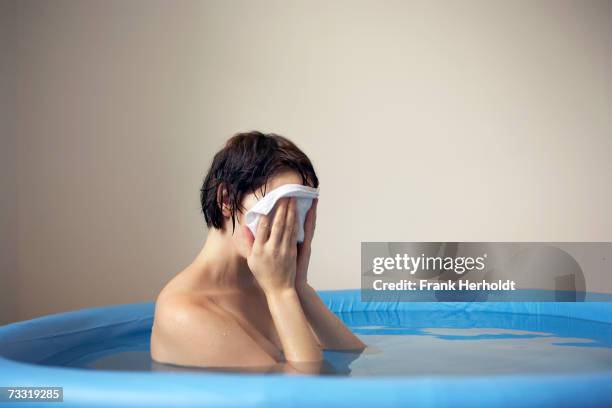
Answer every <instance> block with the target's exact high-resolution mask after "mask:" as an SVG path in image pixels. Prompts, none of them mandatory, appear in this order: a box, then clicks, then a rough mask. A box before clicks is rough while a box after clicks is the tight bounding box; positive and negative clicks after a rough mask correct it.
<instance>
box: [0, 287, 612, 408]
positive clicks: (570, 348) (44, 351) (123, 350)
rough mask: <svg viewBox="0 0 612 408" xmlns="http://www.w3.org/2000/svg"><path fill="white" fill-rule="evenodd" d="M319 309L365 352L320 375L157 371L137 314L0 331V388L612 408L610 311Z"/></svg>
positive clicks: (292, 401) (145, 403)
mask: <svg viewBox="0 0 612 408" xmlns="http://www.w3.org/2000/svg"><path fill="white" fill-rule="evenodd" d="M321 296H322V298H323V300H324V301H325V302H326V303H327V305H328V306H329V307H330V309H331V310H332V311H334V312H335V313H337V314H338V315H339V316H340V317H341V318H342V319H343V320H344V321H345V322H346V323H347V324H348V325H349V327H351V329H352V330H353V331H354V332H355V333H356V334H358V335H359V336H360V337H362V338H363V339H364V341H365V342H366V343H367V344H368V345H370V346H372V347H370V348H369V349H368V350H366V352H365V353H364V354H363V355H361V356H357V355H350V353H349V354H346V353H345V354H343V353H335V355H332V354H334V353H331V354H330V355H327V357H326V359H329V363H328V366H329V367H330V370H329V371H328V372H327V373H326V375H287V374H275V373H273V374H262V373H259V374H258V373H235V372H212V371H197V370H193V371H189V370H187V371H185V372H181V371H172V370H169V371H163V370H161V371H160V370H155V369H152V368H151V367H152V364H150V363H151V362H150V361H149V362H147V361H146V357H147V356H148V336H149V334H150V329H151V324H152V318H153V304H152V303H143V304H130V305H119V306H108V307H102V308H95V309H84V310H78V311H74V312H69V313H63V314H57V315H51V316H45V317H41V318H38V319H34V320H29V321H24V322H18V323H14V324H10V325H7V326H3V327H0V356H1V357H0V387H19V386H22V387H23V386H28V387H31V386H40V387H52V386H54V387H63V403H61V404H54V405H52V404H49V405H51V406H62V407H94V406H96V407H108V406H121V407H136V406H142V407H192V406H193V407H195V406H198V407H256V406H257V407H267V408H274V407H284V406H292V407H325V406H334V407H351V408H354V407H397V406H414V407H453V408H460V407H497V406H511V407H611V406H612V303H606V302H584V303H569V302H566V303H561V302H559V303H556V302H541V303H534V302H505V303H504V302H497V303H452V302H446V303H445V302H442V303H433V302H431V303H428V302H415V303H411V302H398V303H392V302H361V301H360V293H359V291H358V290H347V291H327V292H321ZM370 349H371V350H370ZM130 356H131V357H130ZM134 356H136V357H137V358H136V360H138V361H136V360H134V361H136V362H134V361H132V362H130V361H131V360H130V358H133V357H134ZM126 362H127V363H126ZM24 405H26V403H21V404H19V406H24ZM32 406H37V407H40V406H41V403H39V402H36V403H32Z"/></svg>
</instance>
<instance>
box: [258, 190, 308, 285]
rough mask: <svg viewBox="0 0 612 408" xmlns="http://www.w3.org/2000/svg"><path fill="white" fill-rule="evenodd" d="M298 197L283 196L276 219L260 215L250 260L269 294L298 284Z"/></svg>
mask: <svg viewBox="0 0 612 408" xmlns="http://www.w3.org/2000/svg"><path fill="white" fill-rule="evenodd" d="M295 201H296V199H295V198H282V199H280V200H279V201H278V203H277V208H276V212H275V214H274V219H273V220H270V217H268V216H267V215H264V216H262V217H261V218H260V220H259V224H258V226H257V232H256V234H255V240H254V242H252V245H251V249H250V253H249V255H248V256H247V263H248V265H249V268H250V269H251V272H252V273H253V275H254V276H255V279H257V282H258V283H259V286H261V288H262V289H263V291H264V292H265V293H266V294H270V293H272V292H276V291H282V290H284V289H293V288H294V287H295V271H296V264H297V261H296V257H297V232H298V231H297V230H298V228H297V216H296V202H295Z"/></svg>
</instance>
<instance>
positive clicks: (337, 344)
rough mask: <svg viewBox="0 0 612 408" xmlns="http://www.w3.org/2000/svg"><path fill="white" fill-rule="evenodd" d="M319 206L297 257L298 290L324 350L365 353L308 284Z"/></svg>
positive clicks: (311, 216)
mask: <svg viewBox="0 0 612 408" xmlns="http://www.w3.org/2000/svg"><path fill="white" fill-rule="evenodd" d="M317 203H318V200H316V199H315V200H314V202H313V203H312V207H310V210H309V211H308V214H307V215H306V221H305V225H304V242H303V243H302V244H300V245H299V250H298V256H297V268H296V281H295V288H296V291H297V293H298V295H299V297H300V301H301V304H302V307H303V308H304V313H305V314H306V317H307V319H308V321H309V323H310V326H311V327H312V330H313V331H314V332H315V334H316V335H317V337H318V339H319V342H320V344H321V346H322V347H323V348H325V349H335V350H363V349H364V348H365V347H366V345H365V344H364V343H363V342H362V341H361V340H359V338H357V336H355V335H354V334H353V333H352V332H351V331H350V330H349V329H348V328H347V327H346V326H345V325H344V323H342V321H341V320H340V319H339V318H338V317H337V316H336V315H335V314H333V313H332V312H331V311H330V310H329V309H328V308H327V306H325V304H324V303H323V301H322V300H321V298H320V297H319V295H318V294H317V292H316V291H315V290H314V289H313V288H312V287H311V286H310V285H309V284H308V283H307V278H306V276H307V273H308V263H309V262H310V251H311V242H312V237H313V236H314V230H315V225H316V221H317Z"/></svg>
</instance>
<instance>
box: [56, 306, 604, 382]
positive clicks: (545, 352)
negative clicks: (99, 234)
mask: <svg viewBox="0 0 612 408" xmlns="http://www.w3.org/2000/svg"><path fill="white" fill-rule="evenodd" d="M341 317H342V319H343V320H344V321H345V322H346V323H347V324H348V325H349V327H351V329H352V330H353V331H354V332H355V333H356V334H357V335H358V336H359V337H360V338H361V339H362V340H363V341H364V342H365V343H366V344H368V349H366V350H365V351H364V352H363V353H354V352H341V351H326V352H325V353H324V357H325V361H324V362H323V363H322V365H321V366H320V367H317V368H316V372H319V373H320V374H323V375H341V376H355V377H360V376H383V375H384V376H409V375H419V376H421V375H503V374H543V373H572V374H575V373H587V372H596V371H610V370H612V325H609V324H604V323H599V322H591V321H587V320H577V319H568V318H561V317H549V316H533V315H511V314H504V313H483V312H480V313H479V312H477V313H457V312H455V313H446V312H403V313H388V312H385V313H379V312H368V313H349V314H343V315H341ZM149 334H150V333H149V332H146V333H137V334H134V335H132V336H129V337H124V338H119V339H113V340H112V341H107V342H101V343H100V344H95V345H84V346H83V349H82V350H81V351H80V352H77V351H74V350H73V353H72V356H73V358H70V361H62V359H60V358H59V357H58V358H55V361H54V360H53V359H51V360H49V361H47V364H50V365H64V366H71V367H81V368H88V369H100V370H122V371H164V372H211V371H214V372H219V371H222V372H235V371H239V372H241V373H247V372H252V373H270V374H273V373H276V374H278V373H300V372H312V369H311V368H309V369H305V370H300V369H299V368H297V369H295V368H293V367H291V366H288V365H286V364H277V365H275V366H273V367H265V368H255V369H240V370H237V369H234V368H232V369H229V368H228V369H223V368H219V369H214V370H208V369H202V368H197V367H180V366H173V365H166V364H160V363H156V362H154V361H152V360H151V358H150V355H149V343H148V339H149ZM74 356H76V358H74ZM64 360H66V358H64Z"/></svg>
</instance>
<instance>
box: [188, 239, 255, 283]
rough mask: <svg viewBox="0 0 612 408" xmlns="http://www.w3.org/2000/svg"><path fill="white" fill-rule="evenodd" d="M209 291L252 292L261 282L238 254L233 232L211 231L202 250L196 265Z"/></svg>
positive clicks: (196, 272) (199, 279)
mask: <svg viewBox="0 0 612 408" xmlns="http://www.w3.org/2000/svg"><path fill="white" fill-rule="evenodd" d="M192 267H193V268H194V273H195V274H196V275H197V276H198V278H197V281H198V282H201V284H202V285H204V286H205V287H206V289H221V290H226V289H229V290H232V289H239V290H244V289H252V288H255V287H257V282H256V280H255V278H254V276H253V274H252V273H251V270H250V269H249V266H248V264H247V261H246V259H245V258H244V257H242V256H241V255H240V254H239V253H238V252H237V251H236V247H235V244H234V242H233V238H232V233H231V231H228V230H225V231H222V230H218V229H214V228H211V229H210V230H209V232H208V236H207V237H206V241H205V242H204V246H203V247H202V250H201V251H200V253H199V254H198V256H197V257H196V259H195V260H194V261H193V263H192Z"/></svg>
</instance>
